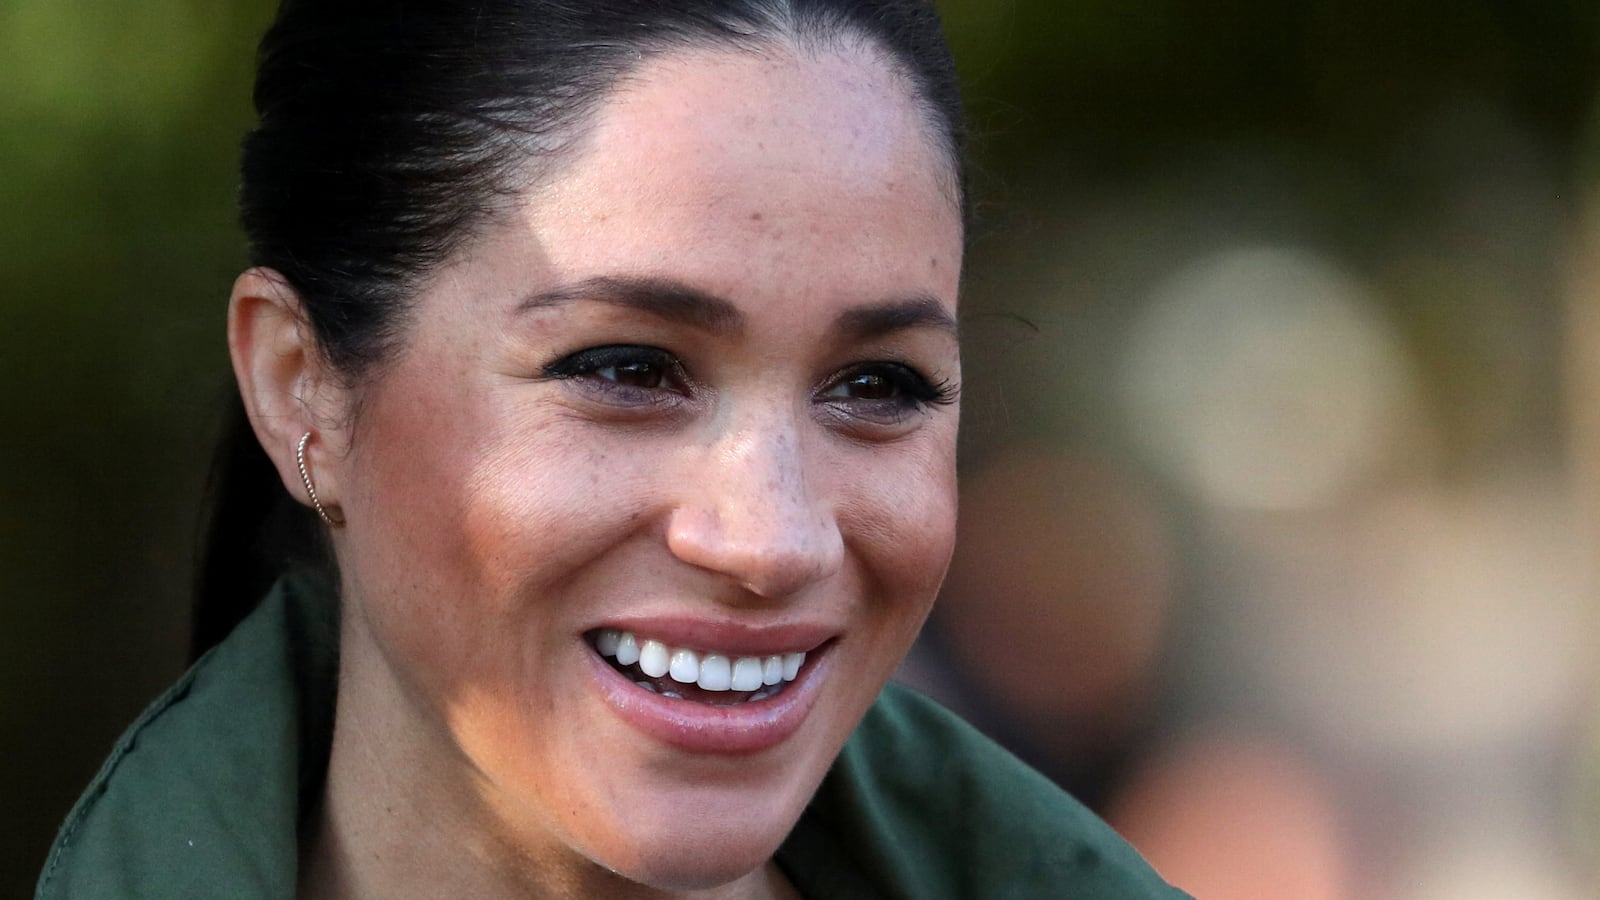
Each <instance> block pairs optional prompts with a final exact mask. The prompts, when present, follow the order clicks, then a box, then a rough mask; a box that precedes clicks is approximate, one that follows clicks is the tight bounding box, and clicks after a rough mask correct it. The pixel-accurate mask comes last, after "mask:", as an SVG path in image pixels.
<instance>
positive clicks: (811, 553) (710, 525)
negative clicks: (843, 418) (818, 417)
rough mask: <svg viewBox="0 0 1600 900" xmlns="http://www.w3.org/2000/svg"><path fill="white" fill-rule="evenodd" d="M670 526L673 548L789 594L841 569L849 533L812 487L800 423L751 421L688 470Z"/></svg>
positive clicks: (702, 564)
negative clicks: (842, 530) (845, 533)
mask: <svg viewBox="0 0 1600 900" xmlns="http://www.w3.org/2000/svg"><path fill="white" fill-rule="evenodd" d="M689 479H692V481H693V482H694V483H692V484H685V485H683V488H682V490H683V500H682V502H680V503H678V504H677V506H676V507H675V508H674V509H673V511H672V515H671V518H670V520H669V522H668V525H667V547H668V549H669V550H670V551H671V552H672V554H673V555H674V556H676V557H678V558H679V559H681V560H683V561H684V562H686V563H689V564H690V565H693V566H697V567H699V568H702V569H706V570H708V571H711V572H715V573H717V574H719V575H722V576H724V577H726V578H728V579H729V580H732V581H733V582H735V583H737V584H738V585H740V586H741V587H742V588H744V589H745V590H746V591H748V592H750V593H751V594H754V595H757V596H759V597H763V598H766V599H774V600H776V599H782V598H785V597H789V596H792V595H794V594H797V593H799V592H800V591H801V590H803V589H804V588H805V587H806V586H808V585H810V584H814V583H816V582H818V581H822V580H824V579H826V578H828V577H829V576H831V575H833V574H834V573H836V572H838V571H839V567H840V565H841V564H842V563H843V561H844V538H843V536H842V535H841V534H840V533H839V526H838V522H837V520H836V518H835V516H834V513H833V510H832V509H831V506H830V504H829V503H828V502H827V501H826V500H825V499H824V498H822V497H819V496H817V494H816V493H814V491H813V490H812V488H813V485H811V484H810V483H809V482H808V479H807V477H806V466H805V452H804V449H803V448H802V446H801V441H800V435H799V434H797V433H796V430H795V429H794V428H793V427H788V426H779V427H774V426H773V425H772V423H770V422H767V423H763V424H751V425H749V426H747V427H744V428H742V429H738V430H733V431H730V432H729V433H727V434H725V435H724V436H723V437H722V438H721V439H719V440H718V441H717V442H716V443H714V444H712V445H711V446H710V447H709V448H708V452H707V454H706V455H705V457H704V458H703V463H702V465H701V466H700V467H699V468H698V469H697V470H696V471H694V472H692V473H689V475H688V479H686V480H689Z"/></svg>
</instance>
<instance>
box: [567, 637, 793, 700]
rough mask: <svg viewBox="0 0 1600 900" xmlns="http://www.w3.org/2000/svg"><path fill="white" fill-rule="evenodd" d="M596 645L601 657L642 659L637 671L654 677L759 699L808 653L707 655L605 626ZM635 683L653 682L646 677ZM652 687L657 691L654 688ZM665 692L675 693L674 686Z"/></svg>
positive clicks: (629, 661)
mask: <svg viewBox="0 0 1600 900" xmlns="http://www.w3.org/2000/svg"><path fill="white" fill-rule="evenodd" d="M594 646H595V650H597V651H598V652H599V653H600V655H601V656H610V657H615V658H616V660H617V664H618V665H622V666H631V665H633V664H634V663H638V664H639V671H641V672H643V673H644V674H646V675H648V676H649V677H651V678H660V677H661V676H663V675H670V676H672V680H673V681H676V682H678V683H680V684H698V685H699V686H700V688H701V689H702V690H707V691H728V690H733V691H741V692H742V691H758V692H759V693H758V694H756V695H755V696H752V697H751V698H750V699H751V700H759V699H762V698H764V697H767V696H771V694H772V693H776V692H769V691H764V690H761V689H762V688H763V687H772V686H774V685H777V684H779V683H781V682H785V681H793V680H795V678H796V677H798V676H799V674H800V667H801V666H803V665H805V661H806V655H805V654H804V653H780V654H774V655H772V656H740V657H737V658H729V657H728V656H727V655H725V654H721V653H707V654H705V655H704V656H703V657H702V656H701V654H700V653H698V652H696V651H694V650H687V649H684V648H682V647H679V648H671V647H668V646H667V645H666V644H664V643H662V642H661V641H653V640H645V641H640V640H639V639H638V637H636V636H635V635H634V633H633V632H631V631H619V630H618V629H615V628H602V629H600V630H599V631H598V632H596V634H595V638H594ZM634 683H635V684H638V685H641V686H644V687H651V686H650V685H649V684H648V683H647V682H643V681H637V682H634ZM651 690H654V688H653V687H651ZM662 694H663V696H669V697H672V696H677V695H676V694H674V693H672V692H671V691H664V692H662Z"/></svg>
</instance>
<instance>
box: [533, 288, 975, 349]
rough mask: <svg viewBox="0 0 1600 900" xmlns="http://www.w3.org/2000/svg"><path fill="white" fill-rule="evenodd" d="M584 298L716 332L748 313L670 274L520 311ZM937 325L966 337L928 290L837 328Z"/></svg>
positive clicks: (874, 331)
mask: <svg viewBox="0 0 1600 900" xmlns="http://www.w3.org/2000/svg"><path fill="white" fill-rule="evenodd" d="M579 300H589V301H596V302H600V303H608V304H611V305H613V306H621V307H626V308H628V309H634V310H638V311H640V312H643V313H647V314H649V315H652V316H655V317H657V318H660V319H664V320H666V321H669V322H676V323H680V324H683V325H688V326H691V327H693V328H697V329H700V330H702V331H710V332H713V333H716V334H738V333H739V332H741V331H743V330H744V324H745V317H744V313H742V312H740V310H739V308H738V307H737V306H735V305H734V304H733V302H732V301H729V300H727V299H725V298H722V297H718V296H717V295H715V294H712V293H709V292H707V291H703V290H700V289H699V288H696V287H693V286H691V285H687V284H684V283H683V282H680V281H675V280H672V279H668V278H646V277H630V276H618V275H600V276H596V277H593V278H585V279H583V280H582V281H577V282H573V283H572V284H566V285H559V286H557V287H554V288H550V289H548V290H543V291H539V292H537V293H534V294H531V295H529V296H528V297H526V298H524V299H523V300H522V301H520V302H519V303H518V304H517V306H516V312H517V313H519V314H520V313H523V312H527V311H530V310H535V309H548V308H551V307H556V306H564V305H566V304H568V303H573V302H575V301H579ZM913 328H933V329H935V330H938V331H942V332H945V333H947V334H949V335H950V336H951V337H952V338H957V339H959V338H960V332H961V330H960V326H959V325H958V324H957V323H956V319H955V317H954V316H952V315H951V314H950V312H949V311H948V310H947V309H946V308H945V305H944V303H942V302H940V300H939V298H937V297H935V296H933V295H932V294H927V293H920V292H919V293H914V294H911V295H909V296H907V297H903V298H899V299H893V300H887V301H883V302H879V303H868V304H863V305H861V306H855V307H851V308H849V309H847V310H845V311H844V312H842V313H840V315H839V317H838V319H836V320H835V321H834V323H833V326H832V330H833V331H834V332H835V333H836V334H838V335H839V336H841V337H844V338H848V339H852V340H871V339H873V338H881V337H884V336H885V335H888V334H892V333H894V332H897V331H905V330H908V329H913Z"/></svg>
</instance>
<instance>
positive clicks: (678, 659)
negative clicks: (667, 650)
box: [670, 650, 700, 684]
mask: <svg viewBox="0 0 1600 900" xmlns="http://www.w3.org/2000/svg"><path fill="white" fill-rule="evenodd" d="M670 671H671V672H672V680H673V681H676V682H678V683H679V684H694V683H695V682H697V681H699V680H700V654H698V653H695V652H694V651H693V650H674V651H673V652H672V668H671V670H670Z"/></svg>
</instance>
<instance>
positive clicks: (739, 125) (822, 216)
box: [516, 47, 961, 305]
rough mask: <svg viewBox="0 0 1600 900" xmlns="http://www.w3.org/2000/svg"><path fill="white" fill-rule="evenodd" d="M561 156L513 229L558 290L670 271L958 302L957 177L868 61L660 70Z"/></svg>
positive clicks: (639, 79)
mask: <svg viewBox="0 0 1600 900" xmlns="http://www.w3.org/2000/svg"><path fill="white" fill-rule="evenodd" d="M572 149H573V153H572V155H571V157H570V158H569V159H568V160H567V161H566V163H565V164H564V165H563V166H561V171H560V172H559V173H556V174H555V175H554V177H549V178H546V179H542V180H541V183H540V184H539V185H536V186H535V187H533V189H532V190H531V191H530V192H529V193H528V194H527V196H526V199H527V201H528V202H526V203H523V204H521V205H520V206H519V208H518V212H517V214H516V218H518V219H519V221H520V225H521V227H522V228H524V229H526V232H527V233H528V234H531V235H537V236H539V254H540V255H541V256H542V257H543V258H544V260H545V261H546V262H548V263H549V264H550V265H551V266H552V268H553V269H554V270H555V274H557V275H558V276H563V275H564V276H566V277H587V276H590V275H594V274H617V271H616V270H617V269H618V268H619V267H620V268H622V269H626V270H631V271H626V272H623V273H622V274H662V272H663V270H665V271H666V272H667V273H669V274H671V275H673V276H674V277H681V278H686V279H689V280H692V281H695V282H696V283H702V284H704V285H705V286H706V287H707V288H708V289H711V290H715V291H719V292H728V293H729V294H730V295H731V296H737V295H738V294H739V293H740V288H741V287H748V285H740V284H739V283H738V282H740V281H741V280H748V279H752V278H766V279H768V280H769V281H770V279H771V278H772V277H783V276H784V275H785V274H787V275H790V276H797V278H796V283H794V284H792V285H791V287H792V288H793V289H795V290H799V289H801V288H802V287H804V286H805V285H803V284H800V283H799V282H800V281H805V282H816V283H815V284H812V285H811V286H812V287H815V288H819V289H825V288H827V287H828V284H826V283H824V282H827V283H831V284H832V286H833V287H835V288H846V287H848V288H849V289H851V290H856V291H865V292H872V291H895V292H902V293H903V292H904V291H906V290H923V291H925V292H927V293H931V294H933V295H935V296H940V297H946V298H948V300H949V302H950V303H951V304H952V305H953V303H954V297H955V286H956V283H957V282H958V280H959V270H960V262H961V259H960V256H961V219H960V212H959V209H958V207H957V203H956V201H955V199H954V198H953V196H952V191H951V189H950V188H951V184H952V183H953V180H954V173H953V171H952V167H951V164H950V162H949V160H948V158H947V154H946V152H945V150H944V149H943V146H942V144H941V142H940V140H939V136H938V135H937V134H936V133H935V132H934V131H933V130H932V129H931V128H930V126H929V122H928V118H927V116H926V114H925V112H924V111H923V109H922V108H921V107H920V105H919V103H918V102H917V100H916V99H915V98H914V96H913V95H912V93H911V90H910V88H909V84H908V83H907V82H906V81H905V79H904V78H902V77H901V76H900V75H899V74H898V73H897V72H895V71H894V70H893V69H892V68H891V67H889V66H887V65H885V64H884V63H882V62H881V61H880V60H878V59H877V58H875V56H874V55H873V54H872V53H870V52H869V51H866V50H858V49H851V48H848V47H845V48H838V49H829V50H825V51H820V52H817V53H799V52H795V51H791V50H789V49H786V48H782V47H774V48H772V49H771V50H770V52H750V51H745V50H735V51H699V52H693V53H675V54H667V55H663V56H661V57H659V58H656V59H653V60H651V61H649V62H647V63H646V64H644V65H643V66H641V67H640V69H639V70H638V71H637V72H636V73H634V75H633V76H631V77H630V78H629V79H628V80H627V82H626V83H624V84H623V85H622V86H621V87H620V88H619V90H618V91H617V92H616V93H615V94H614V95H613V96H612V97H611V98H610V99H609V100H608V101H607V102H606V103H605V104H603V105H602V106H601V107H600V108H599V109H598V110H597V111H596V113H595V115H594V118H593V121H592V122H591V123H590V125H589V127H588V128H587V129H585V132H584V135H583V137H582V139H581V142H580V144H579V145H578V146H576V147H574V148H572ZM822 259H825V260H828V261H829V267H828V271H827V272H826V273H824V272H819V271H817V270H816V263H817V262H818V260H822ZM786 264H787V266H788V267H789V269H790V270H795V269H797V268H798V267H801V266H802V265H804V266H807V268H806V269H805V271H789V272H787V273H785V272H784V271H783V269H784V266H785V265H786ZM798 276H803V277H798ZM908 282H916V283H908ZM768 286H769V287H770V285H768Z"/></svg>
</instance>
